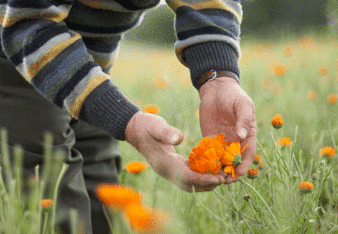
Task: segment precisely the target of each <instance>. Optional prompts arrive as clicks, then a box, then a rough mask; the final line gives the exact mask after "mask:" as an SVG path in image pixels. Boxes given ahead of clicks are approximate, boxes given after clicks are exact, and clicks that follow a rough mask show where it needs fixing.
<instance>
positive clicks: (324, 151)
mask: <svg viewBox="0 0 338 234" xmlns="http://www.w3.org/2000/svg"><path fill="white" fill-rule="evenodd" d="M319 154H320V156H328V157H330V158H333V156H334V155H335V149H334V148H333V147H330V146H325V147H323V148H321V149H320V150H319Z"/></svg>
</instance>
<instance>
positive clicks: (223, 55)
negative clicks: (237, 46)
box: [183, 41, 240, 89]
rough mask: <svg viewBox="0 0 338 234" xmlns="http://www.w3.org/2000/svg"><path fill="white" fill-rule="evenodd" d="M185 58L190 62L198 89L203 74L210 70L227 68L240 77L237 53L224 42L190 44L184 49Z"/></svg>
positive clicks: (193, 78)
mask: <svg viewBox="0 0 338 234" xmlns="http://www.w3.org/2000/svg"><path fill="white" fill-rule="evenodd" d="M183 60H184V61H185V62H186V63H187V64H188V67H189V69H190V75H191V81H192V84H193V86H194V87H195V88H196V89H197V86H198V85H197V83H199V82H198V81H199V80H200V79H201V77H202V75H203V74H205V73H206V72H208V71H210V70H227V71H230V72H233V73H235V74H236V75H237V76H238V78H239V79H240V70H239V64H238V57H237V54H236V52H235V50H234V49H233V48H232V47H231V46H229V45H228V44H226V43H224V42H220V41H212V42H207V43H201V44H197V45H193V46H190V47H188V48H186V49H185V50H184V51H183Z"/></svg>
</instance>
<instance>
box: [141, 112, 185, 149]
mask: <svg viewBox="0 0 338 234" xmlns="http://www.w3.org/2000/svg"><path fill="white" fill-rule="evenodd" d="M148 115H150V114H148ZM145 121H147V122H148V121H149V122H148V125H147V126H148V127H147V131H148V133H149V135H151V136H152V137H153V138H154V139H155V140H157V141H160V142H162V143H164V144H171V145H178V144H180V143H181V142H182V141H183V133H182V132H181V130H179V129H177V128H174V127H172V126H170V125H169V124H168V123H167V121H165V120H164V119H163V118H161V117H160V116H156V115H150V116H148V119H147V120H145Z"/></svg>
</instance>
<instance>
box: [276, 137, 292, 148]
mask: <svg viewBox="0 0 338 234" xmlns="http://www.w3.org/2000/svg"><path fill="white" fill-rule="evenodd" d="M291 142H292V141H291V139H290V138H289V137H283V138H280V139H279V140H278V143H279V145H283V146H289V145H290V144H291Z"/></svg>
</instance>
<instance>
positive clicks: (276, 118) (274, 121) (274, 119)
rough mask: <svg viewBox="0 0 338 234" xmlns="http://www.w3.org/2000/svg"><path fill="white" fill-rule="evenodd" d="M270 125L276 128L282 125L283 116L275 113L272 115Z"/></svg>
mask: <svg viewBox="0 0 338 234" xmlns="http://www.w3.org/2000/svg"><path fill="white" fill-rule="evenodd" d="M271 125H272V126H273V127H274V128H276V129H279V128H281V127H282V126H283V117H282V115H281V114H278V115H275V116H274V117H272V120H271Z"/></svg>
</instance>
